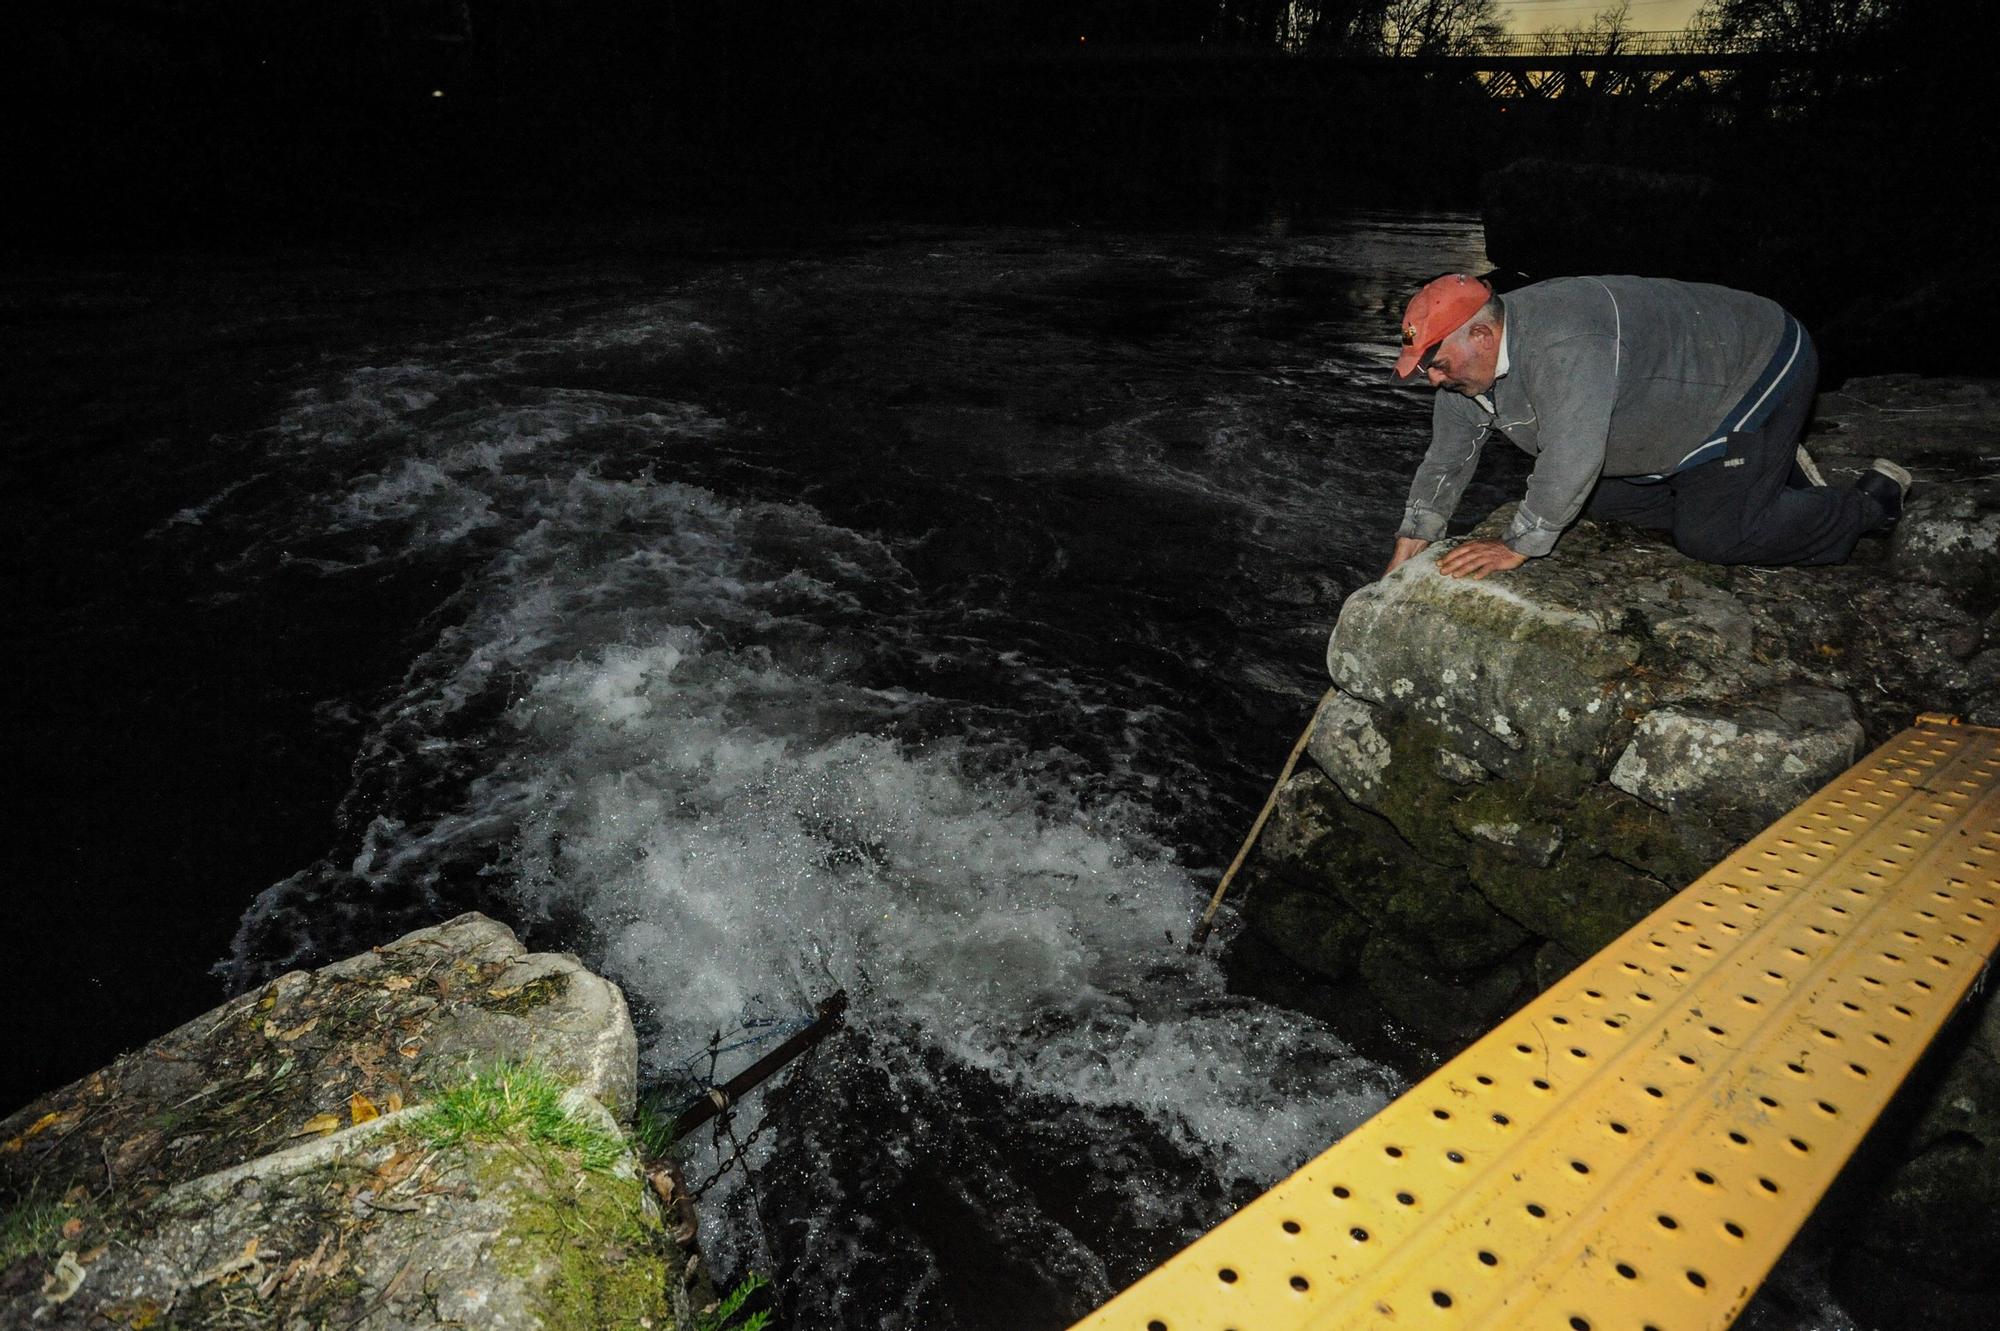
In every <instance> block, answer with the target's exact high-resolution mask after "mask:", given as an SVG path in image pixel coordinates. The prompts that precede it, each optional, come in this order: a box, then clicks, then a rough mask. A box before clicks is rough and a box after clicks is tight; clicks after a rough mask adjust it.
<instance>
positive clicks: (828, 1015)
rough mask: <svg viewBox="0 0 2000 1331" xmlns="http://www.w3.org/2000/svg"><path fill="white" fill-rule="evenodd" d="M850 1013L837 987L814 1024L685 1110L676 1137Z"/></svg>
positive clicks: (726, 1106) (823, 1035)
mask: <svg viewBox="0 0 2000 1331" xmlns="http://www.w3.org/2000/svg"><path fill="white" fill-rule="evenodd" d="M846 1015H847V991H846V990H845V989H840V990H836V991H835V992H834V995H833V996H832V997H831V998H829V999H827V1000H826V1001H825V1002H823V1003H821V1004H820V1005H819V1011H818V1013H817V1014H816V1015H815V1016H814V1017H813V1022H812V1025H810V1026H808V1027H806V1028H805V1029H804V1030H802V1031H795V1032H793V1034H792V1035H791V1036H790V1037H789V1038H788V1039H787V1040H786V1041H785V1042H784V1043H783V1044H781V1045H779V1046H778V1047H777V1048H776V1049H773V1050H772V1051H771V1052H770V1053H768V1054H766V1055H764V1056H763V1057H762V1058H760V1059H758V1060H757V1061H756V1062H755V1063H752V1064H751V1065H750V1066H749V1067H747V1068H745V1069H743V1071H741V1072H739V1073H737V1074H736V1075H735V1076H733V1077H731V1078H730V1079H729V1080H728V1081H726V1082H724V1083H722V1085H720V1086H711V1087H709V1088H708V1094H707V1095H705V1096H703V1097H702V1098H701V1099H699V1100H697V1101H695V1102H694V1103H693V1104H691V1105H689V1106H688V1107H687V1108H686V1109H683V1110H682V1111H681V1114H680V1117H679V1118H676V1119H675V1120H674V1130H673V1137H674V1138H675V1139H676V1140H678V1139H679V1138H681V1137H684V1136H686V1135H687V1134H688V1133H690V1132H693V1131H694V1130H695V1129H696V1128H698V1127H700V1126H701V1125H702V1124H704V1123H706V1122H708V1121H709V1120H710V1119H712V1118H714V1117H715V1116H716V1115H717V1114H720V1113H723V1112H725V1111H726V1110H728V1109H729V1107H730V1106H731V1105H733V1104H735V1103H736V1102H737V1101H738V1100H740V1099H742V1098H743V1097H744V1096H745V1095H747V1094H748V1093H749V1092H751V1091H753V1090H755V1089H757V1086H758V1085H759V1084H760V1083H761V1082H763V1081H764V1079H765V1078H767V1077H769V1076H770V1075H771V1074H772V1073H774V1072H776V1071H777V1070H778V1069H779V1068H782V1067H784V1066H785V1064H787V1063H789V1062H791V1061H792V1060H793V1059H795V1058H797V1057H798V1056H799V1055H800V1054H803V1053H804V1052H805V1051H806V1050H808V1049H810V1048H812V1047H813V1046H814V1045H816V1044H818V1043H819V1042H820V1041H821V1040H824V1039H825V1038H826V1037H827V1036H829V1035H831V1034H833V1032H834V1031H836V1030H838V1029H840V1026H841V1024H842V1023H843V1022H844V1021H845V1020H846Z"/></svg>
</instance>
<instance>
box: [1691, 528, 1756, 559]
mask: <svg viewBox="0 0 2000 1331" xmlns="http://www.w3.org/2000/svg"><path fill="white" fill-rule="evenodd" d="M1751 545H1752V543H1751V542H1750V541H1749V540H1748V539H1747V538H1746V537H1745V536H1744V535H1743V533H1741V532H1737V531H1732V530H1729V529H1726V528H1721V527H1717V526H1714V525H1712V524H1711V525H1698V524H1694V523H1683V524H1680V525H1677V526H1676V527H1675V529H1674V547H1675V548H1676V549H1678V550H1679V551H1680V552H1681V553H1682V554H1684V555H1686V556H1687V557H1688V558H1689V559H1699V560H1700V561H1701V562H1702V563H1704V564H1747V563H1752V562H1754V561H1755V554H1754V551H1753V550H1752V549H1751Z"/></svg>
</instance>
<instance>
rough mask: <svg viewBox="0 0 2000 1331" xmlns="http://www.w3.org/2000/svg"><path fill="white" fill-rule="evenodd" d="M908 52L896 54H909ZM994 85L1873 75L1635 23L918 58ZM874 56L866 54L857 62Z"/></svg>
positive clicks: (1250, 91) (1523, 93) (1766, 88)
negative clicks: (1294, 47)
mask: <svg viewBox="0 0 2000 1331" xmlns="http://www.w3.org/2000/svg"><path fill="white" fill-rule="evenodd" d="M908 59H909V57H897V60H899V61H904V60H908ZM924 59H925V60H926V61H927V62H930V63H942V64H947V65H950V66H952V67H953V68H954V70H959V69H964V70H965V71H966V72H967V73H968V74H970V75H971V76H972V77H973V78H975V79H976V80H977V81H978V82H980V83H982V84H984V85H986V86H987V87H988V88H991V89H992V90H995V91H1001V92H1003V93H1004V92H1005V91H1007V90H1009V89H1011V90H1014V91H1017V92H1018V91H1025V90H1027V89H1030V88H1032V89H1034V90H1036V92H1037V94H1038V95H1050V96H1057V97H1064V98H1074V99H1081V100H1106V99H1131V98H1139V99H1165V100H1190V99H1192V100H1227V101H1236V100H1246V99H1262V100H1269V99H1276V100H1303V101H1312V100H1323V99H1326V98H1329V97H1335V96H1340V95H1344V94H1346V93H1348V92H1350V91H1351V90H1352V89H1353V88H1354V87H1355V86H1357V85H1363V84H1375V85H1380V84H1385V83H1397V82H1401V83H1407V82H1409V81H1413V80H1414V81H1422V82H1425V83H1429V84H1432V85H1434V86H1436V87H1437V88H1438V89H1440V90H1442V89H1449V88H1464V89H1467V90H1477V91H1478V92H1481V93H1483V94H1485V95H1486V96H1487V97H1490V98H1492V99H1495V100H1501V101H1510V100H1511V101H1532V102H1558V101H1574V100H1578V99H1604V98H1618V99H1620V100H1621V101H1624V102H1664V101H1667V100H1670V99H1682V100H1688V101H1695V100H1706V101H1723V100H1727V101H1730V102H1732V103H1737V104H1748V105H1755V106H1761V105H1762V104H1764V103H1765V102H1766V101H1767V100H1768V98H1769V97H1770V95H1771V92H1772V90H1773V89H1774V88H1775V87H1777V86H1780V85H1782V84H1784V83H1785V82H1786V81H1788V80H1789V81H1794V82H1796V81H1799V80H1801V79H1810V80H1811V81H1812V82H1813V83H1814V85H1815V86H1816V87H1820V88H1825V87H1828V86H1832V85H1834V84H1836V83H1842V82H1846V81H1850V80H1853V79H1856V78H1867V77H1871V76H1873V75H1876V74H1879V73H1880V72H1882V71H1883V69H1884V68H1886V62H1883V61H1876V60H1871V59H1869V58H1867V57H1866V56H1863V55H1858V54H1857V55H1827V54H1816V53H1810V52H1791V51H1769V50H1756V49H1753V48H1751V47H1750V46H1748V45H1747V44H1743V43H1733V44H1732V43H1706V44H1701V45H1696V44H1694V43H1693V42H1692V41H1691V39H1690V38H1689V36H1688V34H1686V33H1684V32H1636V33H1623V34H1620V35H1619V36H1618V37H1617V38H1616V39H1615V40H1611V41H1608V42H1606V43H1603V44H1601V45H1599V46H1595V47H1591V46H1587V45H1585V44H1582V43H1579V42H1576V41H1571V40H1555V39H1551V38H1549V37H1548V36H1546V35H1544V36H1540V37H1508V38H1502V39H1498V40H1495V41H1492V42H1487V43H1482V44H1480V45H1479V46H1478V47H1476V48H1474V49H1471V50H1468V51H1466V52H1464V53H1458V54H1452V55H1368V56H1355V55H1322V54H1318V53H1316V52H1313V51H1312V50H1310V49H1305V50H1299V51H1286V50H1279V49H1272V48H1267V47H1231V46H1220V47H1214V46H1201V47H1186V46H1178V47H1146V46H1107V47H1102V48H1092V47H1087V46H1080V47H1077V48H1074V49H1070V50H1065V51H1052V52H1035V53H1018V52H1017V53H1006V54H995V55H991V56H962V57H959V58H958V59H952V58H950V57H938V56H936V55H927V56H925V57H924ZM865 63H874V62H872V61H871V62H865Z"/></svg>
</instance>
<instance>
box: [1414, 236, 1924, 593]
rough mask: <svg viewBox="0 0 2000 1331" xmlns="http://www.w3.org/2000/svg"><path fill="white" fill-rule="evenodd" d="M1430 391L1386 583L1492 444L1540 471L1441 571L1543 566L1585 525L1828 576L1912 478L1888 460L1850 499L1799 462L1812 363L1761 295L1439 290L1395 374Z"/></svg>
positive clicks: (1476, 284) (1702, 290)
mask: <svg viewBox="0 0 2000 1331" xmlns="http://www.w3.org/2000/svg"><path fill="white" fill-rule="evenodd" d="M1413 372H1421V373H1422V374H1423V375H1424V377H1425V378H1426V379H1427V380H1428V381H1429V382H1430V384H1431V386H1432V387H1434V388H1436V389H1437V390H1438V394H1437V400H1436V402H1435V404H1434V406H1433V408H1432V413H1431V446H1430V451H1429V452H1428V453H1427V454H1425V456H1424V461H1423V464H1422V465H1421V466H1420V467H1418V468H1417V474H1416V478H1415V480H1414V481H1413V482H1412V483H1411V486H1410V498H1409V503H1408V505H1407V507H1406V508H1405V509H1404V512H1403V525H1402V526H1401V528H1400V529H1398V531H1397V534H1396V549H1395V554H1394V556H1393V557H1392V558H1391V559H1390V561H1389V567H1388V570H1386V571H1387V572H1394V571H1395V570H1396V569H1397V568H1398V567H1399V566H1401V565H1402V563H1403V562H1404V561H1405V560H1407V559H1409V558H1411V557H1412V556H1414V555H1416V554H1418V553H1419V552H1420V551H1422V550H1423V549H1424V548H1425V547H1426V546H1428V545H1429V544H1430V543H1431V542H1432V541H1435V540H1437V539H1438V538H1439V537H1441V536H1443V535H1444V531H1445V523H1446V522H1447V521H1448V520H1449V519H1450V517H1451V515H1452V511H1453V510H1454V509H1456V508H1457V507H1458V501H1459V497H1460V496H1461V495H1462V494H1464V493H1465V487H1466V484H1467V482H1469V481H1470V480H1471V479H1472V473H1473V471H1474V469H1475V468H1476V467H1477V466H1478V464H1479V451H1480V448H1481V447H1482V446H1483V445H1484V444H1485V442H1486V438H1487V436H1488V435H1489V434H1490V433H1491V432H1492V431H1494V430H1498V431H1499V432H1500V433H1501V434H1503V435H1505V436H1506V437H1507V438H1508V439H1509V440H1510V441H1511V442H1513V443H1514V444H1516V445H1517V446H1519V447H1520V448H1521V449H1523V450H1524V451H1526V452H1527V453H1529V454H1531V455H1532V456H1533V457H1534V458H1535V467H1534V472H1533V474H1532V475H1531V476H1530V477H1529V479H1528V493H1527V495H1526V497H1525V498H1523V499H1522V501H1521V505H1520V508H1519V510H1518V511H1517V512H1516V513H1515V515H1514V520H1513V522H1512V524H1510V525H1509V527H1508V529H1507V534H1506V535H1505V536H1504V537H1503V538H1502V539H1500V540H1497V541H1486V540H1482V541H1467V542H1465V543H1464V544H1462V545H1459V546H1458V547H1456V548H1455V549H1453V550H1451V551H1450V552H1449V553H1448V554H1446V555H1445V556H1444V558H1442V559H1440V560H1439V561H1438V568H1439V569H1440V570H1441V571H1442V572H1444V573H1446V574H1449V575H1451V576H1453V577H1473V578H1483V577H1485V576H1486V575H1487V574H1489V573H1492V572H1495V571H1497V570H1504V569H1511V568H1518V567H1520V566H1521V565H1522V564H1523V563H1525V562H1526V561H1527V560H1529V559H1532V558H1535V557H1538V556H1541V555H1546V554H1548V553H1549V552H1550V551H1551V550H1553V549H1554V548H1555V544H1556V539H1557V538H1558V537H1559V536H1561V535H1562V532H1563V530H1564V529H1565V528H1566V527H1568V526H1569V525H1570V523H1572V522H1574V521H1575V520H1576V517H1577V515H1578V514H1579V513H1582V512H1588V513H1589V514H1590V515H1591V516H1592V517H1594V518H1610V519H1616V520H1619V521H1623V522H1630V523H1633V524H1635V525H1637V526H1641V527H1650V528H1654V529H1657V530H1660V531H1665V532H1669V533H1671V535H1672V538H1673V541H1674V544H1675V545H1676V546H1678V547H1679V548H1680V550H1681V551H1682V553H1684V554H1687V555H1690V556H1692V557H1693V558H1696V559H1701V560H1706V561H1708V562H1710V563H1717V564H1832V563H1838V562H1840V561H1841V560H1843V559H1846V558H1847V556H1848V553H1849V552H1850V551H1852V550H1853V548H1854V543H1855V541H1856V540H1858V539H1859V538H1860V537H1861V535H1862V534H1863V533H1864V532H1870V531H1878V530H1882V529H1885V528H1887V527H1888V526H1889V525H1891V524H1892V523H1894V522H1895V521H1896V519H1897V518H1898V517H1899V516H1900V515H1901V513H1902V508H1903V497H1904V495H1905V493H1906V492H1907V491H1908V490H1909V487H1910V474H1909V473H1908V472H1907V471H1905V470H1903V468H1901V467H1899V466H1897V465H1896V464H1895V463H1893V462H1890V461H1888V460H1887V459H1886V458H1877V459H1876V460H1875V463H1874V466H1873V469H1872V470H1870V471H1869V472H1867V473H1865V474H1864V475H1863V476H1862V477H1861V479H1860V480H1859V481H1858V482H1856V484H1855V485H1854V486H1853V487H1852V488H1849V487H1845V486H1842V487H1830V486H1826V485H1824V484H1823V483H1821V482H1820V479H1819V477H1818V475H1817V469H1816V468H1815V469H1811V470H1809V471H1808V470H1805V469H1808V468H1811V459H1810V458H1809V457H1807V456H1806V454H1805V450H1804V449H1803V448H1800V447H1799V444H1798V440H1799V435H1800V433H1801V432H1802V431H1803V430H1804V428H1805V423H1806V417H1807V415H1808V414H1809V413H1810V412H1811V410H1812V396H1813V386H1814V383H1815V381H1816V380H1817V379H1818V377H1819V358H1818V356H1817V354H1816V353H1815V352H1814V350H1813V345H1812V339H1811V338H1809V337H1807V336H1806V332H1805V330H1804V329H1803V328H1801V327H1800V326H1799V323H1798V321H1797V320H1796V319H1794V318H1793V317H1792V316H1791V315H1790V314H1787V313H1786V312H1785V311H1784V310H1783V309H1782V308H1780V307H1779V306H1778V305H1776V304H1774V303H1772V302H1771V301H1768V300H1765V299H1764V298H1763V297H1761V296H1753V295H1751V294H1749V293H1748V292H1743V291H1732V290H1730V289H1728V288H1727V287H1718V286H1705V285H1701V284H1698V283H1692V282H1674V281H1668V280H1665V279H1660V278H1643V277H1560V278H1554V279H1551V280H1549V281H1546V282H1537V283H1534V284H1533V285H1531V286H1524V287H1521V288H1520V289H1518V290H1516V291H1512V292H1509V293H1508V294H1507V295H1506V296H1505V297H1504V298H1503V297H1500V296H1497V295H1495V294H1494V292H1493V289H1492V287H1490V286H1489V285H1488V284H1487V283H1485V282H1484V281H1482V280H1480V279H1479V278H1476V277H1468V276H1466V275H1465V274H1463V273H1457V274H1452V275H1449V276H1446V277H1440V278H1438V279H1437V280H1436V281H1434V282H1431V283H1430V284H1428V285H1427V286H1425V287H1424V288H1423V290H1421V291H1419V292H1418V293H1417V294H1416V296H1415V297H1413V298H1412V299H1411V301H1410V303H1409V306H1408V308H1407V309H1406V310H1405V311H1404V314H1403V354H1402V356H1401V357H1400V358H1399V359H1398V360H1397V361H1396V375H1397V377H1398V378H1404V379H1407V378H1409V377H1410V375H1411V374H1412V373H1413Z"/></svg>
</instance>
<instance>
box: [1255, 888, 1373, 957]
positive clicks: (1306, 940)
mask: <svg viewBox="0 0 2000 1331" xmlns="http://www.w3.org/2000/svg"><path fill="white" fill-rule="evenodd" d="M1244 914H1245V917H1246V921H1247V923H1248V924H1249V926H1250V928H1251V929H1253V930H1255V931H1256V933H1257V935H1258V936H1259V937H1261V938H1262V939H1264V941H1266V942H1268V943H1269V944H1270V945H1271V946H1272V947H1274V948H1276V949H1277V950H1278V952H1279V954H1280V955H1282V956H1283V957H1284V958H1285V959H1286V960H1288V961H1290V962H1291V963H1292V964H1293V965H1295V966H1297V967H1299V968H1300V969H1301V970H1305V971H1309V972H1311V973H1312V974H1314V975H1320V976H1324V977H1325V978H1327V979H1329V980H1339V979H1344V978H1346V977H1347V976H1348V975H1349V974H1351V973H1352V972H1353V970H1354V964H1355V962H1357V961H1358V960H1360V957H1361V945H1362V942H1363V941H1364V940H1365V939H1366V938H1367V936H1368V926H1367V925H1366V924H1365V923H1363V922H1362V920H1361V919H1360V918H1359V917H1357V916H1356V915H1355V914H1354V912H1353V911H1351V910H1350V909H1348V908H1347V906H1346V905H1344V904H1343V903H1341V902H1340V901H1338V900H1336V899H1335V898H1333V897H1330V896H1327V895H1325V894H1324V893H1319V892H1309V891H1301V890H1299V889H1298V888H1295V887H1289V886H1286V885H1283V884H1273V885H1271V886H1270V887H1268V888H1265V889H1262V890H1260V891H1258V892H1257V893H1255V894H1254V895H1252V896H1251V897H1250V898H1248V904H1247V905H1246V907H1245V911H1244Z"/></svg>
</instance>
